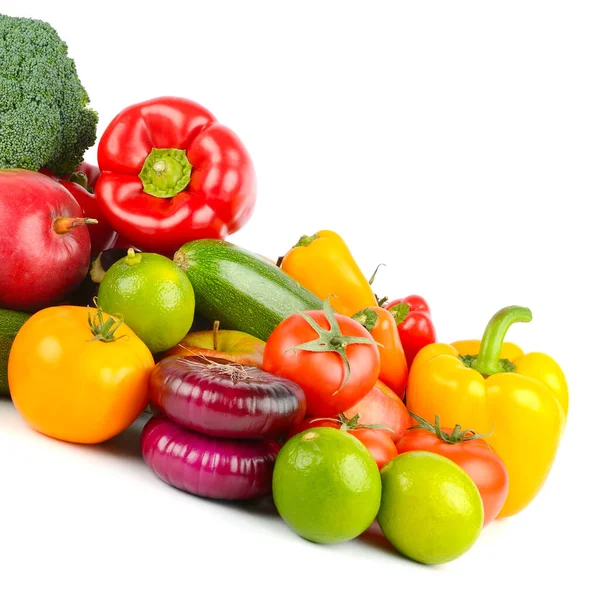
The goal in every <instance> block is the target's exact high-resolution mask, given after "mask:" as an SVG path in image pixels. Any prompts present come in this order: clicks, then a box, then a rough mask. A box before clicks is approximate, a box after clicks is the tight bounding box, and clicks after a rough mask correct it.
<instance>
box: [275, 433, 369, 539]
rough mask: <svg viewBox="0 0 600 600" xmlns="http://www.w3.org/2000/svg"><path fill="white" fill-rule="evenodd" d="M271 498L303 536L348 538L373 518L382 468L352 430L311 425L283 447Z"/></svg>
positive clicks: (285, 517)
mask: <svg viewBox="0 0 600 600" xmlns="http://www.w3.org/2000/svg"><path fill="white" fill-rule="evenodd" d="M273 500H274V501H275V506H276V507H277V510H278V512H279V514H280V515H281V517H282V519H283V520H284V521H285V522H286V523H287V524H288V525H289V526H290V527H291V528H292V529H293V530H294V531H295V532H296V533H297V534H298V535H300V536H302V537H303V538H306V539H307V540H310V541H312V542H317V543H320V544H336V543H338V542H345V541H347V540H350V539H352V538H355V537H356V536H358V535H360V534H361V533H363V532H364V531H365V530H366V529H367V528H368V527H369V526H370V525H371V523H373V521H374V520H375V517H376V515H377V510H378V509H379V502H380V501H381V478H380V477H379V469H378V468H377V463H376V462H375V460H374V459H373V457H372V456H371V454H370V453H369V451H368V450H367V449H366V448H365V446H364V445H363V444H362V443H361V442H359V441H358V440H357V439H356V438H354V437H352V436H351V435H349V434H348V433H346V432H344V431H339V430H337V429H333V428H329V427H317V428H313V429H308V430H306V431H303V432H301V433H298V434H297V435H295V436H294V437H293V438H291V439H290V440H288V441H287V442H286V443H285V445H284V446H283V448H282V449H281V450H280V451H279V454H278V456H277V460H276V462H275V470H274V472H273Z"/></svg>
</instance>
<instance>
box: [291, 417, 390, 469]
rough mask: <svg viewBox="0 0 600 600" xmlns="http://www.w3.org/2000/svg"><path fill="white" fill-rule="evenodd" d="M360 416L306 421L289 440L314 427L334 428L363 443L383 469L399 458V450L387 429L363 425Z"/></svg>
mask: <svg viewBox="0 0 600 600" xmlns="http://www.w3.org/2000/svg"><path fill="white" fill-rule="evenodd" d="M359 418H360V416H356V417H355V418H353V419H350V420H348V419H346V418H345V417H344V416H343V415H340V417H339V418H333V417H332V418H326V419H323V418H319V417H313V418H311V419H304V421H302V422H301V423H300V424H299V425H297V426H296V427H294V428H293V429H292V430H291V431H290V432H289V433H288V435H287V439H290V438H291V437H294V436H295V435H296V434H297V433H300V432H301V431H306V430H307V429H313V428H314V427H332V428H333V429H342V428H343V430H344V431H345V432H346V433H349V434H350V435H352V436H354V437H355V438H356V439H357V440H359V441H361V442H362V443H363V444H364V446H365V448H366V449H367V450H368V451H369V452H370V453H371V456H373V458H374V459H375V462H376V463H377V466H378V467H379V469H381V468H382V467H383V466H384V465H386V464H387V463H388V462H390V460H392V458H394V457H396V456H398V450H397V449H396V446H395V445H394V442H393V441H392V438H391V437H390V436H389V435H386V433H385V429H379V428H373V426H372V425H361V423H360V422H359Z"/></svg>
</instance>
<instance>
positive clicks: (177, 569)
mask: <svg viewBox="0 0 600 600" xmlns="http://www.w3.org/2000/svg"><path fill="white" fill-rule="evenodd" d="M597 9H598V4H597V3H595V2H575V1H564V2H552V1H545V2H527V1H523V0H521V1H518V2H513V1H504V2H481V1H478V2H457V1H455V2H447V1H444V2H410V3H409V2H389V3H384V2H363V3H353V2H339V3H337V2H324V1H322V2H310V1H308V0H304V1H302V2H297V3H292V2H256V1H252V2H251V1H249V2H245V3H242V2H240V3H232V2H223V1H220V2H216V1H214V2H205V1H195V2H183V1H179V2H175V1H171V2H169V1H163V2H160V3H159V2H154V3H151V2H145V3H140V4H138V3H137V2H136V3H133V2H132V3H128V2H125V1H124V0H123V1H122V2H118V3H117V2H107V1H104V2H97V3H92V4H85V3H81V2H77V3H75V2H73V3H71V2H63V3H58V2H27V1H24V0H20V1H19V2H7V1H5V0H1V1H0V10H1V12H4V13H7V14H11V15H15V16H31V17H37V18H42V19H45V20H48V21H50V22H51V23H52V24H53V25H54V26H55V27H56V28H57V30H58V31H59V33H60V35H61V36H62V37H63V39H65V40H66V41H67V43H68V44H69V48H70V54H71V56H72V57H73V58H75V60H76V62H77V65H78V70H79V74H80V77H81V79H82V81H83V82H84V85H85V87H86V88H87V90H88V92H89V94H90V96H91V99H92V104H93V106H94V107H95V108H96V109H97V110H98V111H99V113H100V127H99V132H101V131H102V130H103V129H104V127H106V125H107V124H108V122H109V121H110V119H111V118H112V117H113V116H114V115H116V113H117V112H119V111H120V110H121V109H122V108H124V107H125V106H127V105H129V104H131V103H134V102H137V101H141V100H146V99H149V98H152V97H155V96H160V95H181V96H187V97H190V98H193V99H195V100H197V101H199V102H200V103H202V104H204V105H205V106H206V107H207V108H208V109H209V110H211V111H212V112H213V113H215V114H216V116H217V117H218V118H219V119H220V120H221V121H223V122H224V123H226V124H227V125H229V126H230V127H231V128H233V129H234V131H236V132H237V133H238V135H239V136H240V137H241V138H242V140H243V141H244V142H245V144H246V145H247V147H248V149H249V151H250V153H251V155H252V157H253V159H254V161H255V166H256V170H257V175H258V186H259V195H258V196H259V197H258V203H257V207H256V211H255V214H254V216H253V218H252V220H251V222H250V223H249V224H248V225H247V226H246V228H245V229H244V230H243V231H241V232H240V233H239V234H236V235H235V236H233V237H232V238H231V241H234V242H237V243H239V244H240V245H244V246H246V247H248V248H250V249H252V250H254V251H256V252H260V253H262V254H267V255H271V256H273V257H277V256H278V255H279V254H281V253H283V252H285V251H286V250H287V249H288V248H289V247H290V246H291V245H293V244H294V243H295V242H296V240H297V238H298V237H299V236H300V235H302V234H312V233H314V232H316V231H317V230H319V229H324V228H331V229H334V230H336V231H337V232H339V233H340V234H342V235H343V236H344V237H345V239H346V240H347V242H348V244H349V245H350V247H351V249H352V251H353V253H354V255H355V256H356V258H357V260H358V261H359V263H360V265H361V267H362V268H363V269H364V271H365V272H366V273H367V274H370V273H371V272H372V270H373V269H374V267H375V266H376V265H377V264H378V263H380V262H383V263H385V264H386V265H387V266H386V268H384V269H382V270H381V271H380V275H379V278H378V281H377V284H376V291H377V292H378V293H380V294H383V293H385V294H388V295H390V296H392V297H394V296H395V297H398V296H403V295H406V294H409V293H420V294H422V295H424V296H425V297H426V298H427V299H428V300H429V301H430V304H431V307H432V311H433V314H434V318H435V322H436V325H437V329H438V333H439V337H440V339H441V340H443V341H453V340H455V339H461V338H466V337H476V336H479V335H481V333H482V331H483V328H484V326H485V324H486V322H487V320H488V318H489V317H490V316H491V315H492V314H493V313H494V312H495V311H496V310H497V309H498V308H500V307H502V306H504V305H507V304H522V305H526V306H529V307H530V308H531V310H532V311H533V316H534V317H533V321H532V322H531V323H529V324H527V325H524V324H519V325H515V326H514V328H513V330H512V331H511V333H510V335H509V339H511V340H512V341H514V342H516V343H519V344H521V345H522V346H523V347H524V349H526V350H542V351H544V352H547V353H548V354H551V355H552V356H554V357H555V358H556V360H558V361H559V362H560V363H561V364H562V365H563V367H564V370H565V372H566V375H567V378H568V381H569V383H570V389H571V403H572V404H571V412H570V415H569V421H568V425H567V430H566V433H565V436H564V438H563V443H562V446H561V448H560V451H559V455H558V457H557V459H556V462H555V465H554V468H553V470H552V472H551V475H550V477H549V479H548V481H547V484H546V486H545V487H544V489H543V491H542V492H541V493H540V494H539V496H538V498H537V499H536V500H535V501H534V502H533V503H532V504H531V505H530V506H529V507H528V508H527V509H526V510H525V511H524V512H523V513H521V514H520V515H518V516H515V517H513V518H511V519H508V520H505V521H503V522H498V523H493V524H492V525H490V526H489V527H488V528H487V529H486V530H484V532H483V534H482V535H481V537H480V539H479V540H478V542H477V544H476V546H475V547H474V548H473V549H472V550H471V551H470V552H468V553H467V554H466V555H464V556H463V557H461V558H460V559H458V560H456V561H454V562H452V563H449V564H447V565H444V566H440V567H423V566H420V565H416V564H413V563H411V562H409V561H407V560H405V559H403V558H402V557H400V556H399V555H397V554H395V553H392V552H390V551H389V550H386V549H385V548H383V547H380V546H377V545H373V544H368V543H367V542H366V541H360V540H354V541H352V542H348V543H346V544H343V545H338V546H329V547H325V546H317V545H314V544H311V543H309V542H306V541H304V540H302V539H300V538H299V537H297V536H295V534H293V533H292V532H291V531H290V530H289V529H287V528H286V527H285V525H284V524H283V522H282V521H280V520H279V519H278V517H277V516H276V515H274V514H273V513H272V511H269V507H268V506H267V507H266V508H263V509H260V508H257V509H256V510H254V511H250V510H247V509H242V508H240V507H236V506H233V505H231V506H230V505H225V504H219V503H215V502H211V501H207V500H202V499H198V498H195V497H192V496H188V495H185V494H183V493H180V492H177V491H176V490H174V489H171V488H169V487H168V486H166V485H165V484H163V483H161V482H160V481H159V480H158V479H157V478H155V477H154V475H153V474H152V473H151V472H150V471H149V470H148V469H147V468H146V467H145V465H144V464H143V462H142V460H141V458H140V455H139V450H138V442H139V427H140V425H141V423H138V425H137V426H136V427H133V428H132V429H131V430H129V431H127V432H126V433H124V434H122V435H121V436H119V437H118V438H117V439H115V440H113V441H111V442H108V443H106V444H104V445H102V446H100V447H75V446H70V445H67V444H62V443H59V442H56V441H52V440H49V439H46V438H44V437H42V436H40V435H37V434H35V433H33V432H32V431H30V430H28V428H27V427H26V426H25V425H24V424H23V422H22V421H21V420H20V418H19V416H18V415H17V414H16V412H15V411H14V409H13V408H12V405H11V404H10V403H9V402H8V401H1V402H0V598H2V599H7V600H9V599H10V600H19V599H20V598H26V597H31V598H34V597H35V598H54V597H56V598H62V599H71V598H77V599H80V600H87V599H95V598H116V599H118V600H120V599H129V598H131V599H133V598H136V599H137V598H140V599H154V598H165V597H168V598H170V599H172V600H177V599H178V598H184V597H186V598H187V597H193V598H202V597H208V595H209V594H210V595H211V596H212V595H213V594H218V596H216V597H219V598H220V597H223V598H230V597H238V596H241V595H243V596H244V597H246V596H249V597H254V596H255V595H256V596H258V595H259V594H260V595H261V596H262V597H265V598H275V597H277V598H287V597H294V598H295V597H304V598H307V597H310V598H321V597H323V598H332V597H339V598H353V597H362V598H365V597H372V598H377V597H392V598H411V597H414V598H439V597H443V596H449V595H460V596H467V595H468V596H470V597H478V596H481V597H487V598H490V597H491V598H496V597H498V598H500V597H507V596H509V597H512V598H528V597H530V596H533V595H535V596H537V597H541V596H542V595H549V594H550V595H551V597H553V596H554V594H559V593H561V594H562V593H567V592H570V593H571V594H573V595H574V596H575V597H576V596H577V592H578V591H579V592H582V591H583V590H585V589H588V590H591V589H592V588H591V587H590V586H591V579H592V574H593V569H595V568H596V563H597V557H598V541H597V540H598V534H599V533H600V531H599V528H598V516H597V515H598V493H597V490H598V472H599V471H598V456H597V442H596V440H595V438H596V436H597V435H598V434H597V431H596V428H597V422H598V417H600V414H599V410H598V404H599V400H600V394H599V391H598V389H599V386H598V381H597V378H598V339H599V337H600V328H599V327H598V293H597V285H596V280H597V278H598V237H597V223H598V217H597V214H598V212H597V203H598V199H599V192H600V178H599V165H600V88H599V83H598V82H599V79H598V73H599V67H600V64H599V63H600V35H598V31H599V26H600V19H599V16H600V15H599V13H598V10H597ZM87 158H88V160H90V161H92V162H95V160H96V151H95V148H94V149H92V150H90V152H89V153H88V156H87ZM516 442H518V440H516ZM594 559H595V560H594ZM590 593H592V592H591V591H590ZM334 595H335V596H334ZM587 597H591V596H590V595H588V596H587Z"/></svg>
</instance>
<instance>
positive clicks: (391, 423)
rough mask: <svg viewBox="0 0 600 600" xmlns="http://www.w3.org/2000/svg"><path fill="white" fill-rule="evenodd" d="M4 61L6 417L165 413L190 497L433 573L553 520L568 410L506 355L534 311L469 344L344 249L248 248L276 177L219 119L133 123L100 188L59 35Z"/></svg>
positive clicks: (101, 151) (153, 460)
mask: <svg viewBox="0 0 600 600" xmlns="http://www.w3.org/2000/svg"><path fill="white" fill-rule="evenodd" d="M0 55H1V56H2V57H3V60H2V64H0V89H2V90H3V98H2V99H3V103H2V104H0V395H10V397H11V398H12V401H13V403H14V405H15V407H16V409H17V411H18V412H19V414H20V415H21V416H22V418H23V419H24V420H25V421H26V423H27V424H28V425H29V426H31V427H32V428H33V429H34V430H36V431H37V432H40V433H41V434H44V435H46V436H50V437H52V438H55V439H58V440H63V441H65V442H71V443H78V444H99V443H102V442H104V441H106V440H108V439H110V438H112V437H114V436H116V435H118V434H119V433H121V432H123V431H124V430H125V429H127V428H128V427H130V426H131V425H132V424H133V423H134V422H135V421H136V420H137V419H138V418H139V417H140V416H141V415H142V414H143V413H144V412H150V413H151V416H149V418H148V420H147V422H146V424H145V426H144V429H143V432H142V435H141V440H140V453H141V455H142V456H143V459H144V460H145V462H146V464H147V465H148V467H149V468H150V469H151V470H152V471H153V472H154V473H155V474H156V475H157V476H158V477H159V478H160V479H161V480H163V481H164V482H166V483H167V484H169V485H171V486H173V487H175V488H178V489H181V490H184V491H186V492H189V493H191V494H195V495H197V496H202V497H209V498H216V499H227V500H238V501H244V500H249V499H252V498H259V497H265V496H271V495H272V498H273V501H274V504H275V507H276V509H277V511H278V512H279V514H280V515H281V517H282V519H283V520H284V521H285V522H286V523H287V524H288V525H289V527H290V528H291V529H292V530H293V531H295V532H296V533H297V534H298V535H300V536H302V537H304V538H306V539H307V540H311V541H313V542H317V543H323V544H329V543H339V542H344V541H348V540H351V539H353V538H356V537H358V536H360V535H362V534H363V533H365V532H366V531H367V529H369V528H370V527H371V526H372V525H374V524H376V523H377V524H378V525H379V527H380V529H381V532H383V535H384V536H385V537H386V538H387V539H388V540H389V542H391V544H392V545H393V546H394V547H396V548H397V549H398V551H399V552H400V553H401V554H403V555H405V556H407V557H409V558H411V559H413V560H416V561H419V562H422V563H426V564H439V563H444V562H447V561H450V560H453V559H455V558H457V557H458V556H460V555H462V554H464V553H465V552H466V551H467V550H468V549H469V548H471V547H472V546H473V544H474V543H475V542H476V540H477V538H478V537H479V535H480V533H481V531H482V529H483V528H484V527H485V526H487V525H488V524H489V523H490V522H491V521H493V520H494V519H496V518H501V517H509V516H511V515H514V514H516V513H518V512H520V511H522V510H523V509H524V508H525V507H526V506H528V505H529V504H530V503H531V501H532V500H533V499H534V498H535V496H536V495H537V494H538V492H539V491H540V489H541V488H542V486H543V484H544V482H545V480H546V478H547V476H548V474H549V471H550V469H551V466H552V464H553V461H554V458H555V455H556V452H557V449H558V446H559V443H560V440H561V437H562V435H563V431H564V427H565V422H566V418H567V412H568V388H567V383H566V380H565V376H564V374H563V372H562V370H561V368H560V367H559V365H558V364H557V363H556V362H555V361H554V360H553V359H552V358H551V357H549V356H548V355H546V354H543V353H540V352H532V353H528V354H525V353H523V352H522V351H521V350H520V348H518V347H517V346H516V345H514V344H512V343H510V342H505V341H504V339H505V336H506V334H507V331H508V329H509V328H510V326H511V325H513V324H514V323H519V322H523V323H524V322H528V321H530V320H531V312H530V311H529V309H527V308H524V307H520V306H508V307H504V308H501V309H500V310H498V311H497V312H496V313H495V314H494V315H493V316H492V318H491V319H490V321H489V323H488V324H487V327H486V328H485V330H484V332H483V336H482V339H481V340H466V341H461V342H456V343H453V344H446V343H442V342H440V341H438V340H437V337H436V331H435V327H434V325H433V320H432V315H431V312H430V310H429V307H428V305H427V303H426V301H425V300H424V299H423V298H421V297H419V296H408V297H405V298H402V299H398V300H394V301H389V300H388V299H387V298H379V297H377V296H376V295H375V293H374V292H373V289H372V285H373V280H374V276H373V277H372V278H371V279H370V280H368V279H367V278H366V277H365V276H364V274H363V273H362V272H361V270H360V269H359V267H358V265H357V263H356V261H355V260H354V258H353V256H352V254H351V252H350V249H349V248H348V246H347V244H346V243H345V242H344V240H343V239H342V238H341V237H340V236H339V235H337V234H336V233H335V232H332V231H319V232H318V233H316V234H314V235H311V236H302V237H300V239H299V241H298V243H297V244H296V245H295V246H294V247H293V248H291V249H289V250H288V251H287V252H286V253H284V254H283V256H281V257H280V258H279V259H278V260H277V261H275V260H270V259H268V258H264V257H262V256H260V255H258V254H255V253H253V252H251V251H249V250H246V249H243V248H240V247H238V246H236V245H234V244H231V243H230V242H228V241H226V238H227V236H228V235H229V234H231V233H233V232H235V231H238V230H239V229H240V228H241V227H242V226H244V225H245V224H246V223H247V222H248V220H249V218H250V217H251V215H252V212H253V208H254V205H255V201H256V178H255V172H254V168H253V164H252V160H251V158H250V156H249V153H248V152H247V150H246V149H245V147H244V146H243V144H242V142H241V140H240V139H239V138H238V137H237V136H236V135H235V134H234V133H233V132H232V131H231V130H230V129H228V128H227V127H226V126H224V125H222V124H220V123H219V122H218V121H217V120H216V118H215V117H214V116H213V115H212V114H211V113H210V112H209V111H208V110H206V109H205V108H203V107H202V106H200V105H199V104H197V103H196V102H194V101H191V100H187V99H183V98H174V97H162V98H158V99H153V100H149V101H146V102H141V103H139V104H136V105H134V106H130V107H128V108H125V109H124V110H123V111H122V112H121V113H119V114H118V115H117V116H116V117H115V118H114V119H113V120H112V122H111V123H110V124H109V125H108V127H107V128H106V130H105V131H104V132H103V133H102V135H101V136H100V138H99V142H98V167H95V166H92V165H89V164H87V163H85V162H83V153H84V152H85V151H86V150H87V148H89V147H91V146H92V145H93V144H94V143H95V139H96V137H95V128H96V124H97V116H96V115H95V113H94V112H93V111H92V110H91V109H89V108H87V103H88V99H87V94H85V91H84V90H83V88H82V87H81V84H80V82H79V79H78V77H77V74H76V71H75V67H74V64H73V62H72V61H71V60H70V59H69V58H68V56H67V50H66V46H65V45H64V43H63V42H62V41H61V40H60V38H59V37H58V35H57V34H56V32H55V31H54V30H53V29H52V28H51V27H50V26H49V25H48V24H46V23H42V22H40V21H34V20H31V19H16V18H12V17H5V16H0ZM25 67H27V68H25ZM22 73H27V78H26V79H19V77H20V76H21V75H20V74H22ZM36 81H37V82H38V83H39V82H42V81H43V82H45V83H44V85H45V86H46V87H45V88H44V89H45V93H44V94H40V93H37V92H36V91H35V85H36V83H35V82H36ZM5 99H6V100H7V101H6V102H4V100H5ZM8 99H10V101H8ZM36 114H37V116H36Z"/></svg>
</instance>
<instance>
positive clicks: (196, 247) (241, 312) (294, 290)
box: [173, 239, 323, 341]
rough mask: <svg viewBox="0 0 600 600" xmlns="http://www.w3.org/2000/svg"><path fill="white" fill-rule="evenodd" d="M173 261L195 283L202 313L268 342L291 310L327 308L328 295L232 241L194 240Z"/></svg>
mask: <svg viewBox="0 0 600 600" xmlns="http://www.w3.org/2000/svg"><path fill="white" fill-rule="evenodd" d="M173 260H174V261H175V263H177V264H178V265H179V266H180V267H181V268H182V269H183V270H184V271H185V272H186V273H187V275H188V277H189V279H190V281H191V282H192V286H193V288H194V293H195V296H196V310H197V312H199V313H200V314H202V315H204V316H205V317H207V318H209V319H211V320H213V321H219V322H220V326H221V328H223V329H233V330H236V331H243V332H245V333H249V334H251V335H253V336H255V337H257V338H259V339H261V340H263V341H266V340H267V338H268V337H269V335H270V334H271V332H272V331H273V329H275V327H277V325H279V323H281V321H283V320H284V319H285V318H287V317H289V316H290V315H293V314H295V313H298V312H301V311H304V310H317V309H320V308H322V307H323V301H322V300H320V299H319V298H317V296H315V295H314V294H313V293H312V292H309V291H308V290H307V289H306V288H304V287H302V286H301V285H300V284H299V283H298V282H297V281H296V280H295V279H292V278H291V277H290V276H289V275H288V274H287V273H284V272H283V271H282V270H281V269H280V268H278V267H276V266H275V265H274V264H272V263H270V262H269V261H267V260H265V259H263V258H261V257H260V256H258V255H256V254H253V253H252V252H249V251H248V250H244V249H243V248H240V247H239V246H236V245H234V244H232V243H230V242H225V241H221V240H212V239H203V240H196V241H193V242H188V243H187V244H184V245H183V246H182V247H181V248H180V249H179V250H178V251H177V252H176V253H175V256H174V259H173Z"/></svg>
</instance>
